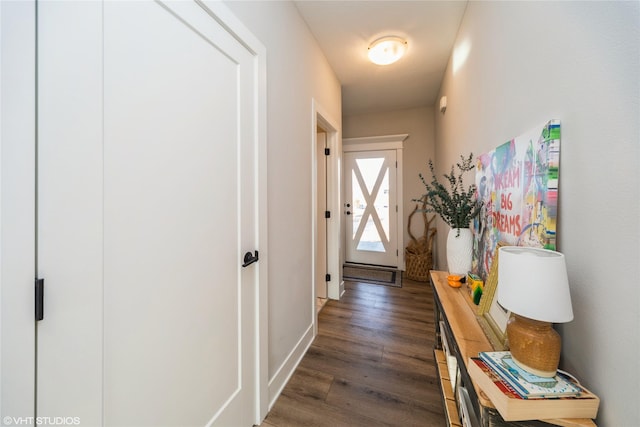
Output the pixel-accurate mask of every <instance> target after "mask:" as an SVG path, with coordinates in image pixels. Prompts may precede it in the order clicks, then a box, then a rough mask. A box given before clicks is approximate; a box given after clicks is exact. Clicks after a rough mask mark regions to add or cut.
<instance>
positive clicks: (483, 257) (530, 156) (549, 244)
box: [472, 120, 560, 280]
mask: <svg viewBox="0 0 640 427" xmlns="http://www.w3.org/2000/svg"><path fill="white" fill-rule="evenodd" d="M559 161H560V121H558V120H551V121H549V122H547V123H546V124H544V125H541V126H538V127H536V128H534V129H532V130H530V131H528V132H526V133H525V134H523V135H521V136H519V137H517V138H514V139H512V140H511V141H508V142H506V143H504V144H502V145H500V146H499V147H497V148H496V149H494V150H492V151H490V152H488V153H485V154H482V155H480V156H479V157H478V159H477V167H476V186H477V192H478V194H477V195H478V200H481V201H482V202H483V203H484V205H483V207H482V212H481V213H480V215H479V216H478V217H477V218H476V219H475V220H474V223H473V231H474V252H473V253H474V258H473V265H472V271H473V272H474V273H475V274H477V275H479V276H480V277H482V278H483V279H485V280H486V277H487V275H488V272H489V271H490V267H491V261H492V259H493V256H494V254H495V252H496V246H497V244H498V242H504V243H506V244H508V245H517V246H534V247H540V248H546V249H552V250H555V249H556V218H557V206H558V168H559Z"/></svg>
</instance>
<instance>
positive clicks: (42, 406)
mask: <svg viewBox="0 0 640 427" xmlns="http://www.w3.org/2000/svg"><path fill="white" fill-rule="evenodd" d="M38 16H39V30H38V31H39V33H38V34H39V41H40V46H39V58H38V60H39V64H38V65H39V82H38V85H39V100H38V103H39V108H38V116H39V121H40V123H39V156H38V162H39V165H38V167H39V175H38V182H39V189H38V204H39V205H38V275H39V276H40V277H43V278H45V313H44V320H43V321H41V322H39V324H38V330H37V346H38V347H37V367H38V368H37V383H36V391H37V409H36V410H37V415H38V416H41V417H47V416H50V417H53V416H74V417H78V418H79V420H80V422H81V424H82V425H120V426H123V425H130V426H133V425H135V426H145V425H146V426H155V425H175V426H177V425H180V426H187V425H220V426H230V425H233V426H250V425H252V424H253V423H254V422H255V421H256V406H257V405H256V402H255V398H256V393H257V392H256V375H257V374H256V366H258V364H257V363H256V361H257V359H256V358H257V357H258V356H257V354H258V349H257V348H256V341H257V340H256V330H255V325H256V324H257V322H256V318H255V315H256V311H257V306H256V300H257V298H256V292H257V277H258V268H259V267H258V264H251V265H248V266H247V267H246V268H243V267H242V266H241V264H242V262H243V255H244V254H245V253H246V252H249V251H250V252H251V253H253V251H254V250H255V249H257V243H258V235H257V234H258V229H257V224H258V223H259V221H258V206H257V203H256V201H257V190H256V188H255V185H256V184H255V183H256V182H257V179H256V165H257V163H258V162H257V143H256V135H257V132H256V128H255V126H256V123H257V119H256V117H255V115H256V112H257V111H258V108H257V107H256V102H257V99H258V98H257V96H256V91H257V88H256V84H257V83H256V78H255V77H256V69H255V67H256V66H257V61H255V58H254V57H253V55H252V54H251V53H250V52H249V51H248V50H247V49H246V48H245V47H244V45H243V44H241V43H240V42H239V41H238V40H236V38H235V37H234V35H232V34H230V33H229V32H228V31H227V29H226V27H225V26H223V25H222V24H220V23H219V22H218V19H216V18H215V17H214V14H213V13H211V12H210V11H209V10H207V9H205V6H203V5H201V4H198V3H195V2H194V3H192V2H172V3H161V2H105V3H104V4H100V3H97V2H43V3H42V4H41V5H40V10H39V15H38Z"/></svg>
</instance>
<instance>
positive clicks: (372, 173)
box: [344, 150, 398, 267]
mask: <svg viewBox="0 0 640 427" xmlns="http://www.w3.org/2000/svg"><path fill="white" fill-rule="evenodd" d="M344 162H345V174H344V180H345V205H346V213H347V219H346V240H347V241H346V261H347V262H353V263H361V264H373V265H383V266H391V267H398V243H397V233H398V227H397V195H396V174H397V173H396V171H397V169H396V168H397V166H396V151H395V150H376V151H354V152H346V153H344Z"/></svg>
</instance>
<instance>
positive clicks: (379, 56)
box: [368, 36, 407, 65]
mask: <svg viewBox="0 0 640 427" xmlns="http://www.w3.org/2000/svg"><path fill="white" fill-rule="evenodd" d="M406 50H407V42H406V41H405V40H403V39H401V38H400V37H395V36H388V37H382V38H380V39H378V40H376V41H374V42H373V43H371V46H369V53H368V56H369V60H370V61H371V62H373V63H374V64H378V65H389V64H393V63H394V62H396V61H397V60H399V59H400V58H402V56H403V55H404V53H405V52H406Z"/></svg>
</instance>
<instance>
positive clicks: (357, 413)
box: [262, 280, 445, 427]
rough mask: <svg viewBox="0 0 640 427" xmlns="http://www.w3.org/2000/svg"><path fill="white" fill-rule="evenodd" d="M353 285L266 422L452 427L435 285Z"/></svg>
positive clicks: (328, 313)
mask: <svg viewBox="0 0 640 427" xmlns="http://www.w3.org/2000/svg"><path fill="white" fill-rule="evenodd" d="M345 286H346V292H345V295H344V296H343V298H342V299H341V300H340V301H335V300H330V301H329V302H328V303H327V304H326V305H325V307H324V308H323V309H322V311H321V312H320V314H319V319H318V324H319V331H318V336H317V337H316V339H315V341H314V342H313V344H312V345H311V347H310V348H309V351H308V352H307V354H306V355H305V356H304V358H303V360H302V362H301V363H300V365H299V367H298V369H297V370H296V371H295V373H294V375H293V376H292V378H291V380H290V381H289V383H288V384H287V386H286V387H285V388H284V390H283V392H282V394H281V395H280V397H279V398H278V400H277V402H276V404H275V405H274V407H273V408H272V410H271V411H270V412H269V414H268V415H267V418H266V419H265V421H264V422H263V423H262V427H284V426H367V427H369V426H403V427H404V426H422V427H424V426H442V425H444V424H445V420H444V412H443V408H442V401H441V396H440V390H439V385H438V381H437V374H436V370H435V366H434V360H433V350H432V349H433V340H434V323H433V322H434V316H433V297H432V292H431V288H430V286H429V284H428V283H420V282H413V281H410V280H404V281H403V287H402V288H394V287H389V286H381V285H370V284H365V283H357V282H346V284H345Z"/></svg>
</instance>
